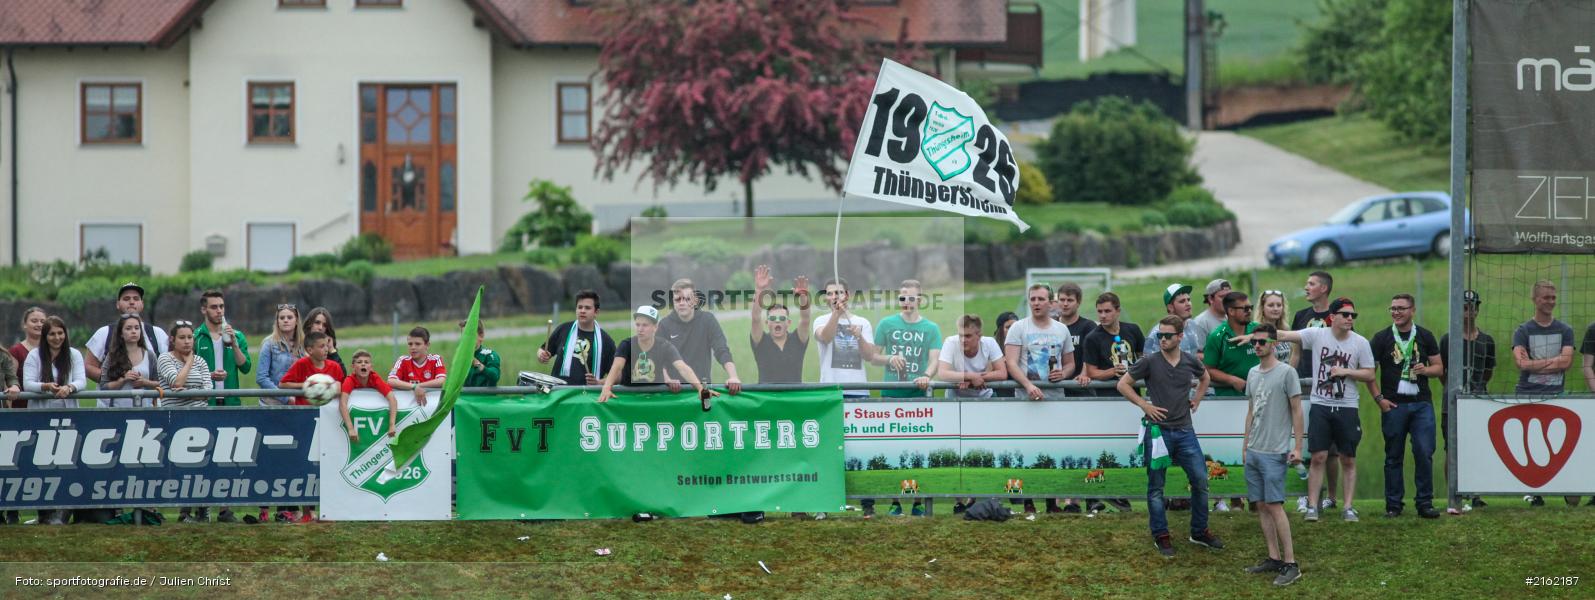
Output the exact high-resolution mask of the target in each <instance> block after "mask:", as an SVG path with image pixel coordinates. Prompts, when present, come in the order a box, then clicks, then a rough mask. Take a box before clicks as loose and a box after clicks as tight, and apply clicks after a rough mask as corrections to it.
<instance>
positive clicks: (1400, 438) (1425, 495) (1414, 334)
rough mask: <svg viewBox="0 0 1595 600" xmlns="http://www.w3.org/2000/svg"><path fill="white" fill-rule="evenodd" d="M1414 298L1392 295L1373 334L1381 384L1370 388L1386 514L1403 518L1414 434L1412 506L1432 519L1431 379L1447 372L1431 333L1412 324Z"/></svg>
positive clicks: (1437, 513) (1432, 426)
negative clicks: (1385, 321)
mask: <svg viewBox="0 0 1595 600" xmlns="http://www.w3.org/2000/svg"><path fill="white" fill-rule="evenodd" d="M1416 306H1417V304H1416V301H1415V300H1414V299H1413V297H1412V295H1410V294H1396V295H1395V296H1392V297H1391V298H1390V320H1391V321H1392V323H1391V325H1390V328H1389V329H1383V330H1380V331H1379V333H1376V334H1374V336H1373V357H1374V361H1375V362H1377V363H1378V364H1379V380H1378V381H1379V383H1378V385H1377V386H1375V384H1374V383H1373V382H1368V392H1369V393H1370V394H1373V400H1374V402H1375V403H1377V404H1378V405H1379V411H1380V413H1381V414H1380V415H1379V423H1380V427H1379V429H1380V430H1381V431H1382V432H1383V433H1384V437H1385V517H1386V518H1391V519H1393V518H1396V517H1399V516H1401V511H1402V509H1403V508H1404V504H1405V500H1404V498H1405V497H1406V489H1405V481H1403V479H1402V472H1401V471H1402V469H1401V466H1402V463H1403V462H1404V459H1405V457H1404V456H1403V455H1404V454H1405V447H1406V445H1407V438H1408V437H1411V438H1412V483H1413V485H1414V487H1416V488H1417V490H1416V491H1415V492H1414V495H1413V499H1412V500H1413V504H1414V505H1415V506H1417V508H1418V516H1420V517H1423V518H1425V519H1434V518H1438V517H1439V516H1440V511H1437V510H1435V509H1434V398H1433V396H1430V395H1429V378H1430V377H1434V376H1439V375H1440V374H1441V373H1444V372H1445V367H1443V366H1441V359H1440V344H1439V343H1438V342H1436V341H1435V340H1434V334H1433V333H1430V332H1429V330H1427V329H1424V328H1422V327H1419V326H1417V325H1416V324H1414V323H1413V322H1412V317H1413V309H1414V308H1415V307H1416Z"/></svg>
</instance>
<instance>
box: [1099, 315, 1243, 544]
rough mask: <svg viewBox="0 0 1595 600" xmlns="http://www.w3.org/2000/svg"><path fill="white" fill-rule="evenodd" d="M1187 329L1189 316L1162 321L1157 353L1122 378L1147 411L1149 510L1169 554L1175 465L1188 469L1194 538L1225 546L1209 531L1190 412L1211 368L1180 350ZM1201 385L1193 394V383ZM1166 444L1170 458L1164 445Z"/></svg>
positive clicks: (1202, 467)
mask: <svg viewBox="0 0 1595 600" xmlns="http://www.w3.org/2000/svg"><path fill="white" fill-rule="evenodd" d="M1184 329H1185V322H1184V320H1182V319H1180V318H1179V317H1176V316H1172V315H1170V316H1167V317H1163V320H1162V321H1158V324H1157V332H1156V333H1154V334H1153V335H1155V336H1157V340H1158V353H1157V354H1153V355H1150V356H1145V357H1142V358H1141V360H1139V361H1136V363H1135V364H1133V365H1130V369H1129V371H1127V372H1125V374H1124V376H1123V377H1120V378H1119V385H1118V388H1119V393H1120V394H1122V395H1124V398H1125V399H1126V400H1129V401H1130V403H1131V404H1134V405H1135V406H1136V408H1139V409H1141V412H1143V413H1146V416H1145V417H1144V418H1142V419H1141V426H1142V430H1143V432H1144V433H1143V436H1142V438H1141V442H1142V444H1144V446H1145V448H1146V456H1145V457H1144V458H1145V459H1146V512H1147V515H1148V516H1149V518H1150V520H1151V523H1150V524H1151V527H1152V541H1153V543H1154V544H1156V545H1157V549H1158V553H1160V554H1162V555H1163V557H1164V558H1173V557H1174V545H1173V544H1172V543H1171V542H1170V541H1169V523H1168V517H1167V516H1166V515H1165V514H1164V510H1165V507H1164V504H1163V480H1164V476H1165V475H1166V474H1167V472H1168V467H1169V466H1170V464H1172V465H1177V466H1179V467H1180V470H1182V471H1185V478H1186V480H1187V481H1189V482H1190V484H1191V536H1190V538H1189V539H1190V541H1191V542H1192V543H1195V544H1200V545H1203V546H1207V547H1209V548H1213V549H1215V550H1217V549H1222V548H1223V547H1224V544H1223V542H1220V541H1219V540H1218V538H1217V537H1216V536H1214V535H1213V533H1212V532H1210V531H1208V530H1207V508H1208V504H1207V464H1206V462H1205V461H1204V460H1203V457H1202V446H1201V444H1199V443H1198V442H1197V439H1196V430H1195V429H1193V428H1192V427H1191V412H1193V411H1195V410H1196V407H1197V406H1198V405H1200V404H1201V402H1202V395H1203V394H1204V393H1205V392H1206V391H1207V384H1208V376H1207V368H1206V367H1203V366H1202V362H1201V361H1199V360H1197V359H1196V357H1195V356H1191V355H1190V354H1189V353H1186V352H1181V351H1180V337H1181V334H1182V332H1183V331H1184ZM1136 380H1145V382H1146V389H1147V393H1148V394H1150V395H1151V396H1152V398H1151V400H1150V401H1148V400H1147V399H1146V398H1142V397H1141V394H1140V393H1138V392H1136V390H1135V382H1136ZM1193 384H1194V387H1195V388H1196V393H1195V395H1192V393H1191V388H1192V387H1193ZM1160 445H1161V446H1163V447H1165V448H1167V456H1166V458H1167V460H1166V461H1165V460H1159V459H1160V458H1165V457H1163V455H1162V453H1161V452H1159V448H1158V447H1159V446H1160Z"/></svg>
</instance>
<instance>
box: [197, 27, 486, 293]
mask: <svg viewBox="0 0 1595 600" xmlns="http://www.w3.org/2000/svg"><path fill="white" fill-rule="evenodd" d="M472 17H473V15H472V14H471V11H470V9H469V8H468V7H467V6H465V4H464V3H462V2H445V1H438V0H411V1H409V2H406V3H405V5H404V7H403V8H360V9H356V8H354V0H328V2H327V7H326V8H309V9H305V8H279V7H278V6H277V3H276V2H274V1H254V2H218V3H216V4H214V5H212V6H211V8H210V9H209V10H207V11H206V12H205V25H204V28H203V29H198V30H195V31H193V32H192V33H190V36H192V47H193V56H192V59H191V61H190V63H191V67H190V77H191V80H192V88H191V94H192V100H191V104H192V107H193V109H192V111H191V122H192V124H193V148H194V152H193V158H192V164H193V170H192V172H193V178H192V181H193V183H192V189H193V208H192V211H193V221H192V226H191V228H190V230H189V235H190V238H191V240H192V242H191V244H192V245H193V246H194V247H196V248H198V247H200V246H202V245H203V243H204V238H205V237H206V236H208V235H210V234H213V233H220V234H222V235H224V236H226V237H227V238H228V247H227V256H226V257H225V258H223V259H220V260H218V261H217V263H216V266H217V267H218V268H232V267H242V266H244V260H245V248H246V246H245V243H246V240H245V232H246V228H247V224H248V223H250V222H265V221H270V222H293V223H296V224H297V230H298V249H297V250H298V253H299V254H311V253H316V252H327V251H331V250H335V249H336V248H337V247H338V246H340V245H342V244H343V242H344V241H346V240H347V239H348V238H349V237H350V236H352V235H355V234H357V233H358V232H359V215H358V213H357V212H356V210H357V207H358V205H357V201H358V197H359V180H358V178H357V176H358V166H359V146H358V139H357V136H358V133H359V121H358V118H359V113H358V93H359V84H360V83H404V82H416V83H453V84H455V85H456V88H457V92H458V96H457V97H458V101H459V133H458V143H459V145H458V156H459V175H458V184H457V185H458V198H459V205H458V211H459V212H458V215H459V224H458V226H459V230H460V232H459V240H460V250H461V252H462V253H477V252H488V251H491V250H493V249H494V246H493V244H492V240H491V234H490V232H491V231H492V230H493V228H492V226H491V224H490V221H491V214H492V210H493V208H492V205H491V201H492V198H493V193H492V186H493V179H492V177H491V175H490V173H491V171H490V169H492V168H493V167H494V164H493V161H492V156H491V153H492V146H491V145H490V143H491V142H490V140H491V139H492V133H491V132H492V130H491V127H492V122H491V117H492V115H493V111H492V101H493V93H492V87H493V78H492V76H491V63H490V61H491V60H492V52H491V49H490V36H489V34H488V32H487V31H486V30H485V29H480V28H477V27H474V26H473V25H472V20H473V18H472ZM251 80H253V81H293V82H294V84H295V98H294V103H295V109H294V110H295V121H296V123H295V130H296V131H295V142H294V143H293V144H288V145H282V144H273V145H264V144H253V145H252V144H249V143H248V130H247V125H248V122H247V118H248V114H247V112H246V110H245V100H246V99H245V95H246V94H247V83H248V82H249V81H251ZM340 157H341V160H340Z"/></svg>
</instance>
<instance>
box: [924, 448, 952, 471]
mask: <svg viewBox="0 0 1595 600" xmlns="http://www.w3.org/2000/svg"><path fill="white" fill-rule="evenodd" d="M928 462H929V465H930V468H932V469H936V468H940V467H956V466H958V465H959V461H958V451H957V450H953V449H951V448H942V449H940V450H932V451H931V453H930V460H929V461H928Z"/></svg>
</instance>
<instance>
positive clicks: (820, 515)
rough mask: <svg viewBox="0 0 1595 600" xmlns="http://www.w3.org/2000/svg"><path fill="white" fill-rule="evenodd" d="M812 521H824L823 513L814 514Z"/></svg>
mask: <svg viewBox="0 0 1595 600" xmlns="http://www.w3.org/2000/svg"><path fill="white" fill-rule="evenodd" d="M814 520H816V521H824V520H825V513H814Z"/></svg>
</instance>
